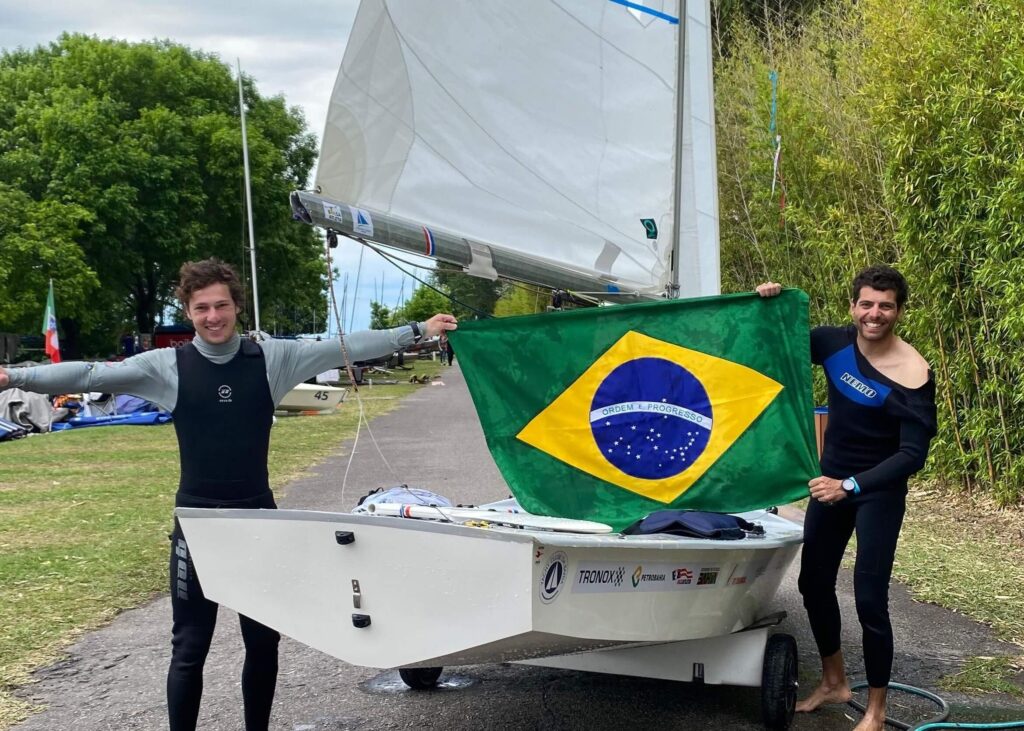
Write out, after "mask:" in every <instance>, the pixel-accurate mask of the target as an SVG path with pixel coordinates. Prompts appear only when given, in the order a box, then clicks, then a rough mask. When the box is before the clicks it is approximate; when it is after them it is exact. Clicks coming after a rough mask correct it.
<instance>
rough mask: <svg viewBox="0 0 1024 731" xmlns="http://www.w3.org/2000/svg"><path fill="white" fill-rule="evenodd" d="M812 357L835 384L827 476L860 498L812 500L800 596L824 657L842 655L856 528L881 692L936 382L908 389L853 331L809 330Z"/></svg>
mask: <svg viewBox="0 0 1024 731" xmlns="http://www.w3.org/2000/svg"><path fill="white" fill-rule="evenodd" d="M811 359H812V360H813V362H814V363H815V364H818V365H821V366H823V367H824V369H825V376H826V379H827V381H828V408H829V411H828V414H829V418H828V427H827V428H826V430H825V444H824V448H823V450H822V456H821V473H822V475H824V476H825V477H831V478H834V479H837V480H846V479H852V480H854V481H855V482H856V485H857V487H856V492H848V493H847V497H846V499H844V500H840V501H839V502H837V503H833V504H824V503H821V502H819V501H817V500H813V499H812V500H811V501H810V503H809V504H808V507H807V516H806V519H805V522H804V546H803V552H802V554H801V566H800V579H799V587H800V593H801V594H802V595H803V598H804V606H805V607H806V609H807V616H808V618H809V620H810V624H811V630H812V631H813V633H814V639H815V641H816V642H817V645H818V651H819V652H820V654H821V656H822V657H828V656H830V655H833V654H835V653H836V652H838V651H839V649H840V631H841V618H840V613H839V602H838V600H837V598H836V578H837V576H838V573H839V566H840V563H841V562H842V558H843V552H844V551H845V550H846V545H847V543H849V540H850V536H851V535H852V534H853V531H855V530H856V532H857V558H856V564H855V566H854V595H855V599H856V605H857V616H858V618H859V619H860V623H861V627H862V628H863V631H864V664H865V668H866V672H867V681H868V684H869V685H870V686H871V687H873V688H883V687H885V686H886V685H887V684H888V683H889V678H890V674H891V671H892V658H893V636H892V625H891V623H890V621H889V579H890V576H891V574H892V565H893V559H894V557H895V553H896V541H897V539H898V538H899V532H900V527H901V525H902V524H903V514H904V512H905V509H906V494H907V479H908V478H909V477H910V476H911V475H913V474H914V473H915V472H917V471H918V470H920V469H921V468H922V467H923V466H924V463H925V459H926V457H927V455H928V446H929V443H930V441H931V438H932V437H933V436H934V435H935V423H936V421H935V420H936V417H935V381H934V379H933V378H932V376H931V373H929V376H928V381H927V382H926V383H925V384H924V385H922V386H921V387H920V388H907V387H906V386H902V385H900V384H898V383H896V382H895V381H893V380H891V379H890V378H888V377H886V376H885V375H884V374H883V373H881V372H880V371H878V370H877V369H875V368H874V367H873V366H872V365H871V363H870V362H869V361H868V360H867V358H865V357H864V356H863V354H861V352H860V350H859V349H858V348H857V330H856V328H855V327H854V326H852V325H850V326H847V327H818V328H815V329H814V330H812V331H811Z"/></svg>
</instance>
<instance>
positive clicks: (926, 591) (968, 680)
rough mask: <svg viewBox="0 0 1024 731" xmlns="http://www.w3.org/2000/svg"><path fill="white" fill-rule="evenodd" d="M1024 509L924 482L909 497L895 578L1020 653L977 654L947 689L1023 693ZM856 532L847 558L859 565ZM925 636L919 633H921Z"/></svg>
mask: <svg viewBox="0 0 1024 731" xmlns="http://www.w3.org/2000/svg"><path fill="white" fill-rule="evenodd" d="M1022 518H1024V510H1022V509H1021V508H1015V509H1012V508H999V507H998V506H997V505H996V504H995V501H994V500H992V499H990V498H986V497H984V496H982V495H964V494H961V493H958V492H956V491H954V490H949V489H939V488H937V487H936V486H934V485H923V484H920V485H918V486H916V487H915V488H912V489H911V492H910V494H909V496H908V497H907V512H906V517H905V518H904V520H903V530H902V531H901V533H900V541H899V545H898V547H897V549H896V561H895V564H894V565H893V580H894V581H899V582H900V583H901V584H903V585H904V586H906V587H907V588H908V589H909V590H910V593H911V595H912V596H913V597H914V599H916V600H917V601H921V602H928V603H930V604H936V605H938V606H940V607H945V608H946V609H950V610H952V611H954V612H956V613H958V614H962V615H963V616H965V617H969V618H971V619H973V620H975V621H978V622H981V623H983V624H987V625H988V626H990V627H991V628H992V629H993V630H994V631H995V634H996V636H997V637H998V638H999V639H1001V640H1004V641H1006V642H1010V643H1013V644H1015V645H1017V646H1018V648H1020V653H1019V656H1017V657H1014V656H1002V657H975V658H971V659H969V660H968V661H967V662H966V663H965V664H964V667H963V668H962V669H961V670H960V671H958V672H957V673H954V674H952V675H949V676H946V677H945V678H943V680H942V681H941V683H940V685H941V687H943V688H946V689H947V690H957V691H963V692H981V693H1009V694H1011V695H1014V696H1016V697H1018V698H1024V540H1022V539H1024V529H1022V528H1021V526H1022V525H1024V520H1022ZM856 543H857V542H856V537H854V538H853V539H852V540H851V541H850V545H849V547H848V548H847V551H846V555H845V556H844V558H843V565H844V567H845V568H847V569H850V570H853V565H854V555H855V551H856ZM918 639H919V638H918Z"/></svg>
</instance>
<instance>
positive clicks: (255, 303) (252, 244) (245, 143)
mask: <svg viewBox="0 0 1024 731" xmlns="http://www.w3.org/2000/svg"><path fill="white" fill-rule="evenodd" d="M235 63H237V64H238V111H239V113H240V115H241V117H242V162H243V165H244V168H245V209H246V212H247V214H248V219H249V263H250V266H251V267H252V310H253V316H254V318H255V320H256V322H255V325H256V332H260V295H259V289H258V287H257V286H256V238H255V236H254V235H253V226H252V189H251V187H250V184H249V139H248V137H247V136H246V133H245V101H244V100H243V99H242V62H241V61H240V60H239V59H237V58H236V59H235Z"/></svg>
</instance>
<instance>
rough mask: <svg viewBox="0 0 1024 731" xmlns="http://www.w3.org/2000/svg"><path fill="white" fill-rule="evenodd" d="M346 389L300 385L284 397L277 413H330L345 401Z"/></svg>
mask: <svg viewBox="0 0 1024 731" xmlns="http://www.w3.org/2000/svg"><path fill="white" fill-rule="evenodd" d="M347 394H348V389H345V388H338V387H336V386H326V385H323V384H316V385H313V384H311V383H300V384H299V385H297V386H296V387H295V388H293V389H292V390H291V391H289V392H288V393H286V394H285V395H284V398H283V399H281V403H279V404H278V405H277V407H276V409H277V410H278V411H288V412H303V411H316V412H324V413H330V412H331V411H334V409H335V408H337V406H338V404H340V403H341V402H342V401H344V400H345V396H346V395H347Z"/></svg>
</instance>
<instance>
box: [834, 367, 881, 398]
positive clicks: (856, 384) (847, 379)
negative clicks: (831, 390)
mask: <svg viewBox="0 0 1024 731" xmlns="http://www.w3.org/2000/svg"><path fill="white" fill-rule="evenodd" d="M839 380H840V381H842V382H843V383H845V384H846V385H847V386H849V387H850V388H853V389H854V390H857V391H860V392H861V393H862V394H864V395H865V396H867V397H868V398H874V397H875V396H877V395H878V391H876V390H875V389H873V388H871V386H869V385H868V384H866V383H864V382H862V381H861V380H860V379H858V378H857V377H856V376H854V375H853V374H851V373H850V372H849V371H847V372H845V373H843V375H841V376H840V377H839Z"/></svg>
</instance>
